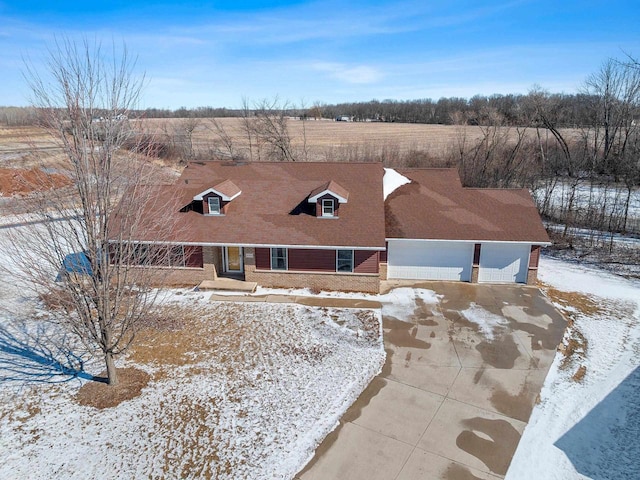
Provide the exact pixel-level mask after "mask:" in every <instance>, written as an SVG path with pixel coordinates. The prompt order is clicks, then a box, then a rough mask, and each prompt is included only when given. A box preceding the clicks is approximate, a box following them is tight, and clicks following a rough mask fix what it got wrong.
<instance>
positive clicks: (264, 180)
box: [140, 162, 385, 248]
mask: <svg viewBox="0 0 640 480" xmlns="http://www.w3.org/2000/svg"><path fill="white" fill-rule="evenodd" d="M382 176H383V169H382V165H381V164H378V163H328V162H327V163H306V162H305V163H293V162H291V163H289V162H281V163H258V162H253V163H247V164H233V163H228V162H194V163H190V164H189V165H188V166H187V167H186V168H185V170H184V172H183V174H182V176H181V177H180V178H179V179H178V181H177V183H176V184H175V185H171V186H159V187H157V193H156V195H160V196H165V195H168V196H172V197H173V198H178V199H179V201H180V203H181V205H182V206H186V205H189V204H190V203H191V201H192V199H193V197H194V196H195V195H197V194H198V193H200V192H202V191H204V190H206V189H207V188H209V187H210V186H211V185H218V184H220V183H221V182H223V181H230V182H232V183H233V184H235V185H236V186H237V188H238V189H239V190H241V191H242V195H240V196H238V197H237V198H236V199H234V200H233V201H232V202H230V203H229V207H228V211H227V213H226V215H223V216H208V215H202V214H201V213H197V212H195V211H190V212H178V211H176V212H175V213H174V214H175V215H177V216H178V217H177V218H178V224H177V225H176V228H175V229H173V231H170V232H164V234H163V235H162V236H161V237H162V238H158V237H157V236H156V237H155V238H154V237H151V236H150V237H149V238H140V240H141V241H152V240H156V241H171V242H193V243H208V244H222V245H224V244H239V245H300V246H336V247H339V246H344V247H362V248H384V246H385V238H384V233H385V231H384V202H383V199H382ZM327 178H339V179H340V182H341V184H342V186H343V188H344V189H345V190H347V191H348V192H349V194H350V195H349V203H348V204H345V205H344V206H342V207H340V217H339V218H331V219H326V218H317V217H316V216H315V210H314V211H311V210H310V207H309V204H308V202H307V199H308V196H309V192H311V191H312V190H314V189H315V188H317V187H318V185H326V184H327ZM216 190H217V187H216ZM336 193H338V192H336ZM142 208H144V207H142Z"/></svg>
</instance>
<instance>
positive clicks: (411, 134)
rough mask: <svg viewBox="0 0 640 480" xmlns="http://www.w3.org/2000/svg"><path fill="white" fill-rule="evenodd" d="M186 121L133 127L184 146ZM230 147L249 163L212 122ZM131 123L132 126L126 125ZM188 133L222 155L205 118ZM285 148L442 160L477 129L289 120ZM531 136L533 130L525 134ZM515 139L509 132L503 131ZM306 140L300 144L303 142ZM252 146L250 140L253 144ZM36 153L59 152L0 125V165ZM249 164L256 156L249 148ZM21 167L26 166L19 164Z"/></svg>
mask: <svg viewBox="0 0 640 480" xmlns="http://www.w3.org/2000/svg"><path fill="white" fill-rule="evenodd" d="M188 120H189V119H179V118H176V119H145V120H138V121H136V122H135V124H134V125H135V128H136V129H138V130H140V131H145V132H148V133H151V134H153V135H155V136H158V137H159V138H160V137H162V136H165V137H166V136H174V138H175V141H178V142H179V141H184V138H183V137H181V136H183V133H181V130H182V127H183V125H184V124H185V122H186V121H188ZM215 120H216V121H217V122H218V124H219V125H221V126H222V128H223V129H224V131H225V133H226V134H227V135H228V137H229V139H230V140H231V142H232V143H233V147H234V150H236V151H237V152H238V153H240V154H241V155H244V156H246V157H247V158H249V142H248V137H247V135H246V133H245V131H244V130H243V127H242V121H243V120H242V119H241V118H218V119H215ZM132 123H133V122H132ZM195 123H196V128H195V130H194V133H193V146H194V150H195V153H196V154H198V155H200V156H203V157H205V158H206V157H207V156H211V158H213V157H214V155H215V154H216V153H218V154H219V155H224V154H225V150H226V149H225V148H224V146H223V145H222V141H221V139H220V135H219V134H218V133H217V131H216V129H215V127H214V125H213V122H212V120H211V119H206V118H205V119H196V120H195ZM287 127H288V130H289V134H290V137H291V143H292V146H293V147H294V149H295V150H296V151H297V153H298V155H299V157H300V158H301V159H302V158H304V157H303V155H302V152H303V150H304V147H305V143H306V148H307V158H308V160H316V161H326V160H332V161H340V160H346V161H348V160H352V159H354V158H364V159H367V158H370V159H375V158H378V157H380V156H382V157H383V159H384V158H385V157H389V158H393V157H394V156H399V155H402V154H406V153H407V152H410V151H421V152H424V153H425V154H426V155H428V156H429V157H431V158H435V159H443V158H446V157H447V156H448V155H449V154H450V153H451V152H452V151H454V150H455V148H456V145H457V143H458V141H459V139H460V138H462V137H463V136H466V141H467V142H472V141H473V140H477V139H479V138H480V137H481V134H482V130H481V127H476V126H458V125H425V124H408V123H375V122H370V123H368V122H334V121H331V120H318V121H316V120H307V121H305V122H303V121H300V120H293V119H291V120H289V121H288V124H287ZM531 132H532V133H533V130H532V129H531ZM509 135H512V136H513V137H514V138H515V129H513V128H512V129H510V130H509ZM305 139H306V141H305ZM254 142H255V139H254ZM34 152H38V153H39V154H41V156H44V157H45V158H46V157H47V156H48V157H49V158H50V159H51V160H52V161H55V158H56V156H57V154H59V153H61V150H60V149H59V148H58V147H57V145H56V143H55V142H54V140H53V138H52V137H51V136H49V135H48V134H47V133H46V132H45V131H44V130H43V129H41V128H38V127H6V126H0V166H9V167H22V166H28V165H29V163H30V162H29V158H30V157H32V155H29V154H33V153H34ZM253 154H254V160H256V159H257V158H258V157H257V152H256V151H255V146H254V152H253ZM25 163H26V165H25Z"/></svg>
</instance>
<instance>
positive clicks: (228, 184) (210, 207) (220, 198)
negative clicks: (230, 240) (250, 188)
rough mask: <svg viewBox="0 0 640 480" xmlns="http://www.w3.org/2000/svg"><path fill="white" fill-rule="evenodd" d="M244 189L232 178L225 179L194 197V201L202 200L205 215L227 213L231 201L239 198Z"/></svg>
mask: <svg viewBox="0 0 640 480" xmlns="http://www.w3.org/2000/svg"><path fill="white" fill-rule="evenodd" d="M241 193H242V190H240V188H238V186H237V185H236V184H235V183H233V182H232V181H231V180H225V181H224V182H221V183H218V184H217V185H215V186H213V187H211V188H208V189H206V190H204V191H202V192H200V193H198V194H197V195H195V196H194V197H193V201H194V202H202V212H203V213H204V214H205V215H226V213H227V210H228V207H229V203H230V202H231V201H232V200H233V199H234V198H237V197H238V196H239V195H240V194H241Z"/></svg>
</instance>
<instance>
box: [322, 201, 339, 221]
mask: <svg viewBox="0 0 640 480" xmlns="http://www.w3.org/2000/svg"><path fill="white" fill-rule="evenodd" d="M325 203H326V204H330V205H331V213H325V211H324V206H325ZM321 208H322V216H323V217H335V216H336V206H335V202H334V200H333V199H331V198H323V199H322V204H321Z"/></svg>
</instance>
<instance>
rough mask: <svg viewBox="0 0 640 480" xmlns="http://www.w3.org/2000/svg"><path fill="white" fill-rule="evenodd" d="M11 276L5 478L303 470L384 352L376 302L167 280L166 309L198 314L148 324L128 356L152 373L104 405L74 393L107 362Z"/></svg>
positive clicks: (0, 329)
mask: <svg viewBox="0 0 640 480" xmlns="http://www.w3.org/2000/svg"><path fill="white" fill-rule="evenodd" d="M6 232H7V229H0V237H4V236H5V235H6ZM0 240H1V238H0ZM0 244H1V242H0ZM9 262H10V259H9V258H8V255H7V253H6V252H3V251H2V250H1V248H0V263H2V264H5V265H6V264H8V263H9ZM2 275H3V277H2V280H3V281H2V282H1V283H0V306H1V307H4V308H0V458H1V459H2V461H0V478H2V479H22V478H30V479H50V478H65V479H75V478H78V479H79V478H82V479H85V478H109V479H111V478H188V477H189V478H217V479H220V480H222V479H227V478H228V479H238V478H247V479H287V478H293V476H294V475H295V474H296V473H297V472H298V471H299V469H301V468H302V467H303V466H304V465H305V464H306V462H307V461H308V460H309V459H310V458H311V457H312V456H313V453H314V450H315V448H316V447H317V445H318V444H319V443H320V442H321V441H322V440H323V439H324V437H325V436H326V435H327V434H328V433H329V432H330V431H331V430H333V429H334V428H335V427H336V426H337V424H338V421H339V419H340V417H341V416H342V415H343V413H344V412H345V411H346V410H347V408H348V407H349V406H350V405H351V404H352V403H353V402H354V401H355V400H356V398H357V397H358V396H359V394H360V393H361V392H362V390H363V389H364V388H365V387H366V386H367V385H368V383H369V382H370V380H371V379H372V378H373V377H374V376H375V375H376V374H377V373H379V371H380V369H381V368H382V365H383V363H384V358H385V353H384V348H383V345H382V338H381V333H382V325H381V314H380V311H379V310H377V309H341V308H312V307H307V306H302V305H295V304H277V303H262V302H261V303H244V304H243V303H240V304H237V303H227V302H221V303H211V302H209V301H208V299H209V296H210V294H209V293H204V292H193V291H189V290H184V289H183V290H178V289H175V290H166V291H164V295H163V299H162V306H167V307H168V306H171V307H173V306H177V308H179V309H184V310H185V311H189V312H197V316H196V318H195V319H193V320H190V323H187V324H186V325H185V326H184V327H183V328H182V329H181V330H178V331H172V330H171V331H170V330H167V331H159V332H156V333H153V331H152V333H146V334H145V332H144V331H143V332H140V334H139V341H138V344H137V345H136V346H135V347H134V349H133V350H132V351H131V353H129V354H128V355H127V356H126V357H125V358H124V359H122V360H120V361H119V366H120V367H135V368H138V369H141V370H144V371H146V372H147V373H149V374H150V375H151V380H150V382H149V384H148V385H147V386H146V387H145V388H144V389H143V390H142V392H141V394H140V395H139V396H138V397H136V398H133V399H131V400H128V401H125V402H122V403H121V404H120V405H118V406H116V407H112V408H106V409H103V410H98V409H96V408H94V407H90V406H82V405H80V404H78V402H77V401H76V399H75V396H76V394H77V392H78V390H79V388H80V387H81V386H82V385H84V384H86V382H87V381H88V380H89V379H90V378H91V376H90V375H89V373H94V374H98V373H100V372H101V371H102V370H103V367H102V364H101V361H100V360H99V359H96V358H93V357H90V356H88V355H87V354H86V353H85V352H84V351H83V350H82V349H81V348H80V345H79V344H78V342H77V341H75V340H74V339H73V338H72V337H69V336H66V335H64V333H63V332H61V331H60V330H58V329H56V328H55V327H54V326H52V325H50V324H49V323H47V322H46V321H45V320H44V316H45V312H44V311H43V310H41V309H40V306H39V304H38V302H37V299H36V298H35V297H34V296H33V295H32V294H31V293H30V292H29V291H28V290H25V289H23V288H20V287H19V286H18V285H17V284H16V282H14V281H13V279H12V278H10V276H9V275H8V274H7V273H6V272H3V273H2ZM362 297H363V296H362V295H360V296H359V298H362ZM407 308H410V312H412V311H413V308H412V307H411V306H410V305H409V302H407ZM172 311H173V310H172ZM145 335H147V336H146V337H145Z"/></svg>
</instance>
